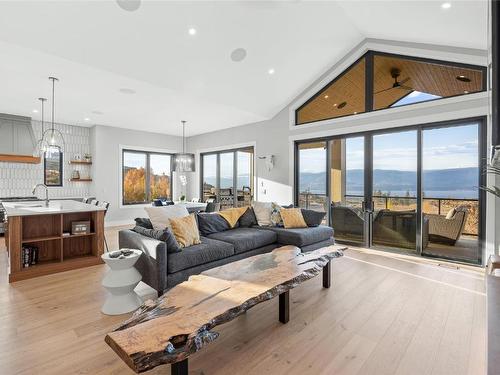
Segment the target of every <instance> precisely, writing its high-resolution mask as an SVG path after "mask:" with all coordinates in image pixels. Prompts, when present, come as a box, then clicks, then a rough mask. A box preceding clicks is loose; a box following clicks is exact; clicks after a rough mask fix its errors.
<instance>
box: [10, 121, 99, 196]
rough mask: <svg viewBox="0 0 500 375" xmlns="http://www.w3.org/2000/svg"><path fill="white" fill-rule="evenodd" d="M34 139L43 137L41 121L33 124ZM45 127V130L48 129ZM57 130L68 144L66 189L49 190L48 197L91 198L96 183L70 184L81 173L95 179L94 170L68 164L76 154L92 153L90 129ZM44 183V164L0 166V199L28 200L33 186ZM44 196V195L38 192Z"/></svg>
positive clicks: (68, 127)
mask: <svg viewBox="0 0 500 375" xmlns="http://www.w3.org/2000/svg"><path fill="white" fill-rule="evenodd" d="M31 124H32V126H33V131H34V133H35V138H36V139H39V138H40V137H41V133H42V126H41V123H40V122H39V121H35V120H32V121H31ZM48 126H50V125H48V124H46V125H45V129H47V128H48ZM55 128H56V129H58V130H59V131H61V133H62V134H63V136H64V140H65V149H64V155H63V161H64V163H63V165H64V167H63V179H64V181H63V186H62V187H51V188H49V197H52V198H59V197H60V198H62V197H84V196H90V195H91V192H92V190H93V183H89V182H71V181H69V179H70V178H71V172H72V171H73V170H78V171H79V172H80V176H81V177H82V178H83V177H91V178H92V166H88V165H71V164H69V161H70V160H72V159H73V157H74V155H75V154H77V153H78V154H80V155H81V156H82V157H83V154H85V153H90V128H85V127H81V126H74V125H67V124H55ZM38 183H43V160H42V162H41V163H40V164H24V163H5V162H0V197H7V196H27V195H31V191H32V189H33V186H34V185H36V184H38ZM38 194H39V195H40V196H41V195H43V193H42V192H41V191H39V192H38Z"/></svg>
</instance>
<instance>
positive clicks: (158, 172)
mask: <svg viewBox="0 0 500 375" xmlns="http://www.w3.org/2000/svg"><path fill="white" fill-rule="evenodd" d="M171 161H172V155H170V154H162V153H154V152H145V151H135V150H123V152H122V179H123V185H122V186H123V189H122V203H123V204H124V205H131V204H145V203H149V202H151V201H152V200H153V199H157V198H166V199H172V180H171V176H172V169H171Z"/></svg>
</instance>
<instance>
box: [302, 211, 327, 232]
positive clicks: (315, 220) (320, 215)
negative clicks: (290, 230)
mask: <svg viewBox="0 0 500 375" xmlns="http://www.w3.org/2000/svg"><path fill="white" fill-rule="evenodd" d="M301 211H302V216H303V217H304V220H305V222H306V224H307V226H308V227H317V226H318V225H321V222H322V221H323V219H324V218H325V216H326V212H321V211H314V210H306V209H305V208H302V209H301Z"/></svg>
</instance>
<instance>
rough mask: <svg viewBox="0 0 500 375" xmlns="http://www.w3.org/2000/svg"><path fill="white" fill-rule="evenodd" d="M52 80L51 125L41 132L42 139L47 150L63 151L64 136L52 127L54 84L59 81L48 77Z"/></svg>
mask: <svg viewBox="0 0 500 375" xmlns="http://www.w3.org/2000/svg"><path fill="white" fill-rule="evenodd" d="M49 80H51V81H52V121H51V122H52V126H51V128H50V129H47V130H46V131H45V132H44V133H43V139H44V140H45V141H46V142H47V143H48V150H49V151H51V152H64V146H65V143H64V137H63V135H62V133H61V132H60V131H59V130H57V129H55V128H54V114H55V102H54V101H55V85H56V81H59V80H58V79H57V78H55V77H49Z"/></svg>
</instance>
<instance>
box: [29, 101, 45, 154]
mask: <svg viewBox="0 0 500 375" xmlns="http://www.w3.org/2000/svg"><path fill="white" fill-rule="evenodd" d="M38 100H40V103H41V107H42V113H41V114H42V132H41V133H40V134H41V135H40V139H39V140H38V141H36V145H35V149H34V150H33V156H34V157H38V158H41V157H43V155H44V154H45V151H47V149H48V148H49V144H48V143H47V141H46V140H45V139H44V138H43V134H44V133H45V125H44V120H45V112H44V104H45V102H46V101H47V99H46V98H38Z"/></svg>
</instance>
